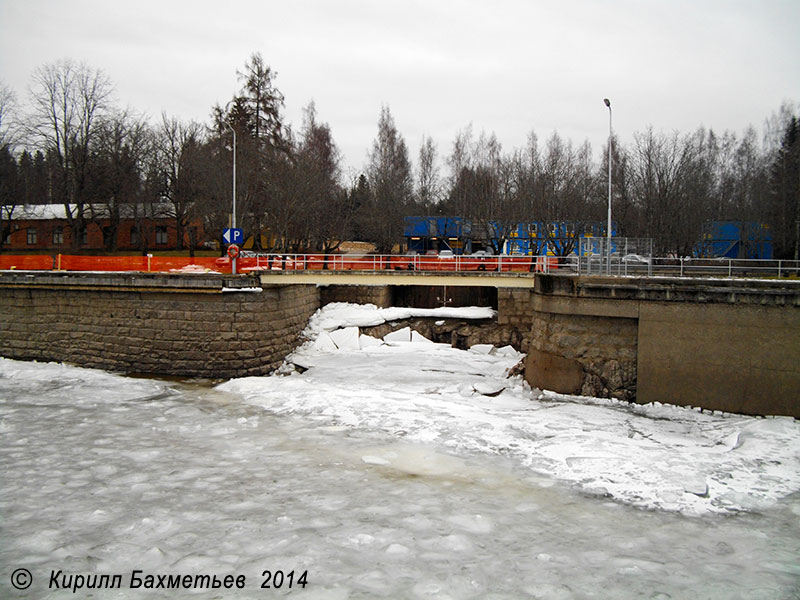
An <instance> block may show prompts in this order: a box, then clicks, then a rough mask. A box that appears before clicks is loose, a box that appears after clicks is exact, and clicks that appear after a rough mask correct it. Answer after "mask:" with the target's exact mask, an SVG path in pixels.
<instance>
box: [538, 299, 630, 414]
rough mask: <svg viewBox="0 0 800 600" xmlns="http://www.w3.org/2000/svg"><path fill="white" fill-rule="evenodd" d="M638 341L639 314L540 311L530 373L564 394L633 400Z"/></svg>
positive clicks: (541, 383)
mask: <svg viewBox="0 0 800 600" xmlns="http://www.w3.org/2000/svg"><path fill="white" fill-rule="evenodd" d="M636 346H637V323H636V320H635V319H627V318H617V317H599V316H586V315H554V314H547V313H536V315H535V316H534V317H533V320H532V325H531V340H530V343H529V352H528V357H527V359H526V372H528V371H530V372H531V373H540V375H539V377H538V378H537V380H536V385H538V386H539V387H542V388H546V389H555V390H556V391H559V392H561V393H565V394H580V395H583V396H594V397H600V398H619V399H621V400H633V399H635V397H636V372H637V370H636V362H637V347H636Z"/></svg>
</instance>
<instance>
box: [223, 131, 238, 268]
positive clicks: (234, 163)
mask: <svg viewBox="0 0 800 600" xmlns="http://www.w3.org/2000/svg"><path fill="white" fill-rule="evenodd" d="M225 126H226V127H227V128H228V129H230V130H231V133H232V134H233V213H232V215H231V229H236V130H235V129H234V128H233V127H232V126H231V124H230V123H225ZM231 260H232V264H231V266H232V271H233V274H234V275H236V258H235V257H234V258H233V259H231Z"/></svg>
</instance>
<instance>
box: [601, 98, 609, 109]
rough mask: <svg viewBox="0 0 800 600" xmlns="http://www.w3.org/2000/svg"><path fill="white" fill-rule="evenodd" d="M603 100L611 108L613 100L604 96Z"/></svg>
mask: <svg viewBox="0 0 800 600" xmlns="http://www.w3.org/2000/svg"><path fill="white" fill-rule="evenodd" d="M603 102H604V103H605V105H606V106H607V107H608V108H611V100H609V99H608V98H603Z"/></svg>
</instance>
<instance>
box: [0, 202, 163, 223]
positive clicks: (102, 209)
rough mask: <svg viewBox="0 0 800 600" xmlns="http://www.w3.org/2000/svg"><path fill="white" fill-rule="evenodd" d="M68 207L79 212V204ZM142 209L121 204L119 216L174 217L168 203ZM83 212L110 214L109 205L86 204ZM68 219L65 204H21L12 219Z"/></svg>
mask: <svg viewBox="0 0 800 600" xmlns="http://www.w3.org/2000/svg"><path fill="white" fill-rule="evenodd" d="M68 207H69V210H70V214H72V215H74V214H75V213H76V212H77V210H78V205H77V204H70V205H68ZM142 209H143V206H142V205H141V204H121V205H120V206H119V215H120V217H121V218H123V219H132V218H134V217H137V216H139V217H143V216H146V217H156V218H165V217H169V216H172V205H171V204H169V203H168V202H156V203H152V204H147V205H145V206H144V209H145V210H144V214H143V211H142ZM83 210H84V215H85V216H86V217H87V218H101V219H102V218H104V217H108V215H109V212H110V211H109V207H108V205H107V204H85V205H84V207H83ZM4 212H5V211H4ZM6 214H7V213H6ZM66 219H67V207H66V206H65V205H63V204H20V205H18V206H16V207H14V209H13V212H12V213H11V217H10V220H12V221H53V220H66Z"/></svg>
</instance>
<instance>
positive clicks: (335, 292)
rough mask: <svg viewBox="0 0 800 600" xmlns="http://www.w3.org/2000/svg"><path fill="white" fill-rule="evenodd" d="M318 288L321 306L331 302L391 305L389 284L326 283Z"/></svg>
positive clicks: (385, 306)
mask: <svg viewBox="0 0 800 600" xmlns="http://www.w3.org/2000/svg"><path fill="white" fill-rule="evenodd" d="M319 289H320V302H321V305H322V306H325V305H326V304H330V303H331V302H353V303H355V304H374V305H375V306H377V307H379V308H388V307H389V306H392V286H390V285H326V286H321V287H320V288H319Z"/></svg>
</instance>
